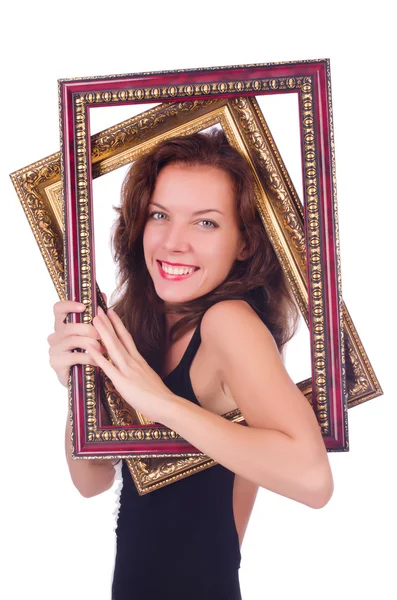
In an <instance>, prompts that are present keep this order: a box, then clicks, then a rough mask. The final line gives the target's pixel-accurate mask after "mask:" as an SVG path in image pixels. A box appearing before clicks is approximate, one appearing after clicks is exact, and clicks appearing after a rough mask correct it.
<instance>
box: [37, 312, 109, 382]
mask: <svg viewBox="0 0 397 600" xmlns="http://www.w3.org/2000/svg"><path fill="white" fill-rule="evenodd" d="M84 311H85V305H84V304H81V303H80V302H73V301H72V300H60V301H59V302H56V303H55V304H54V315H55V324H54V330H55V331H54V333H51V334H50V335H49V336H48V338H47V341H48V343H49V346H50V348H49V355H50V365H51V367H52V368H53V369H54V371H55V373H56V374H57V377H58V379H59V381H60V382H61V383H62V385H64V386H65V387H67V385H68V380H69V370H70V367H71V366H72V365H93V366H94V367H97V366H98V365H97V364H96V362H95V360H94V359H93V358H92V356H91V355H90V348H91V347H92V346H94V347H95V348H97V349H98V350H99V351H100V352H102V353H105V352H106V350H105V348H104V347H103V346H102V345H101V344H100V343H99V341H98V340H99V339H100V335H99V333H98V332H97V330H96V329H95V327H94V326H93V325H89V324H87V323H65V319H66V315H67V314H68V313H71V312H76V313H82V312H84ZM75 348H82V349H83V350H85V352H73V350H74V349H75Z"/></svg>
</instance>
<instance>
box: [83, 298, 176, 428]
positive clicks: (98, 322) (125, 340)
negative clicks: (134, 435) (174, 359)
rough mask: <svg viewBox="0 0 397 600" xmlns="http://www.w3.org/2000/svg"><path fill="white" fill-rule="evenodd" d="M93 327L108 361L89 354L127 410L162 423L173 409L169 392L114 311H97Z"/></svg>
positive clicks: (100, 309)
mask: <svg viewBox="0 0 397 600" xmlns="http://www.w3.org/2000/svg"><path fill="white" fill-rule="evenodd" d="M92 324H93V325H94V327H95V329H96V330H97V331H98V333H99V334H100V336H101V340H102V342H103V345H104V346H105V348H106V350H107V353H108V356H109V358H110V360H111V362H110V361H109V360H107V359H106V358H105V357H104V356H103V355H102V354H101V353H100V352H99V351H98V350H97V349H96V348H92V349H91V348H90V353H91V355H92V357H93V358H94V359H95V361H96V363H97V365H98V366H99V367H100V368H101V369H102V370H103V372H104V373H105V374H106V375H107V376H108V377H109V379H111V381H112V382H113V385H114V386H115V388H116V389H117V391H118V392H119V394H120V395H121V396H122V397H123V398H124V400H125V401H126V402H128V404H130V406H132V407H133V408H134V409H135V410H137V411H138V412H140V413H141V414H143V415H144V416H145V417H147V418H148V419H150V420H151V421H154V422H156V423H163V424H164V421H163V419H164V418H165V417H166V415H167V413H169V410H170V407H171V405H172V397H173V394H172V392H171V391H170V390H169V389H168V388H167V386H166V385H165V384H164V383H163V381H162V379H161V377H159V375H158V374H157V373H156V372H155V371H154V370H153V369H152V368H151V367H150V366H149V364H148V363H147V362H146V360H145V359H144V358H143V356H142V355H141V354H140V353H139V352H138V350H137V348H136V346H135V343H134V340H133V339H132V336H131V334H130V333H129V331H128V330H127V329H126V328H125V326H124V324H123V322H122V320H121V319H120V317H119V316H118V315H117V314H116V313H115V311H114V310H112V309H108V311H107V314H106V313H105V312H104V311H103V310H102V308H101V307H98V316H96V317H94V319H93V321H92Z"/></svg>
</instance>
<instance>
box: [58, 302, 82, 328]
mask: <svg viewBox="0 0 397 600" xmlns="http://www.w3.org/2000/svg"><path fill="white" fill-rule="evenodd" d="M53 311H54V316H55V321H54V330H55V331H59V329H61V327H62V325H63V324H64V323H65V319H66V316H67V315H68V314H69V313H71V312H77V313H82V312H84V311H85V304H82V303H81V302H74V301H73V300H60V301H59V302H56V303H55V304H54V308H53Z"/></svg>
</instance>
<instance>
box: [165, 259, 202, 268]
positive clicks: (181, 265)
mask: <svg viewBox="0 0 397 600" xmlns="http://www.w3.org/2000/svg"><path fill="white" fill-rule="evenodd" d="M157 260H158V262H160V263H162V262H163V263H165V264H166V265H171V267H189V269H190V268H191V267H194V268H195V269H198V268H199V267H197V266H196V265H183V264H182V263H172V262H168V260H159V259H157Z"/></svg>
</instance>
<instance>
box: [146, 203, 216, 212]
mask: <svg viewBox="0 0 397 600" xmlns="http://www.w3.org/2000/svg"><path fill="white" fill-rule="evenodd" d="M150 204H153V205H154V206H158V207H159V208H162V209H163V210H168V208H166V207H165V206H162V205H161V204H158V202H150ZM208 212H217V213H219V214H220V215H223V212H221V211H220V210H217V209H216V208H204V210H196V211H195V212H194V213H192V215H201V214H203V213H208Z"/></svg>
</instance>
